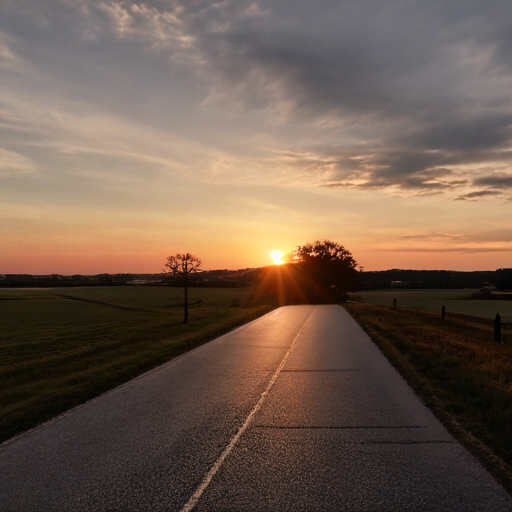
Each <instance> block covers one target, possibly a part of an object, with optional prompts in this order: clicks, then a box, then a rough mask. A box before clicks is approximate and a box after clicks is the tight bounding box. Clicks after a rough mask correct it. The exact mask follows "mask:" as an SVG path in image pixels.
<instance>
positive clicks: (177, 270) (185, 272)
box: [164, 252, 202, 324]
mask: <svg viewBox="0 0 512 512" xmlns="http://www.w3.org/2000/svg"><path fill="white" fill-rule="evenodd" d="M201 263H202V262H201V260H200V259H199V258H198V257H197V256H194V255H193V254H189V253H188V252H187V253H186V254H185V253H183V254H179V253H178V254H176V256H168V257H167V263H166V264H165V268H164V272H165V273H166V274H168V275H169V276H170V280H172V282H174V283H176V282H178V280H181V281H182V282H183V312H184V320H183V323H184V324H186V323H187V322H188V276H189V274H193V273H194V272H197V271H198V269H199V267H200V266H201Z"/></svg>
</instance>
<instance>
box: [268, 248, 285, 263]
mask: <svg viewBox="0 0 512 512" xmlns="http://www.w3.org/2000/svg"><path fill="white" fill-rule="evenodd" d="M270 256H271V257H272V259H273V260H274V265H282V264H283V263H284V261H283V256H284V254H283V253H282V252H281V251H272V252H271V253H270Z"/></svg>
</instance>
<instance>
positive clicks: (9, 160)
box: [0, 148, 37, 176]
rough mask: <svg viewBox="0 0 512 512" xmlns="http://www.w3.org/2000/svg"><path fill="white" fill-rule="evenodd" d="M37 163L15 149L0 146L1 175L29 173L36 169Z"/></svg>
mask: <svg viewBox="0 0 512 512" xmlns="http://www.w3.org/2000/svg"><path fill="white" fill-rule="evenodd" d="M36 168H37V164H36V163H35V162H34V161H32V160H31V159H30V158H27V157H25V156H23V155H20V154H19V153H15V152H14V151H9V150H7V149H3V148H0V176H10V175H14V174H28V173H32V172H34V171H35V170H36Z"/></svg>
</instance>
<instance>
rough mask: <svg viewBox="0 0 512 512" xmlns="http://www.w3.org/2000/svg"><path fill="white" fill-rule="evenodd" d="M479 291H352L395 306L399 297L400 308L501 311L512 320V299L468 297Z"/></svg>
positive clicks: (364, 298) (359, 298)
mask: <svg viewBox="0 0 512 512" xmlns="http://www.w3.org/2000/svg"><path fill="white" fill-rule="evenodd" d="M474 291H475V290H402V289H393V290H370V291H365V292H357V293H352V294H350V299H351V300H354V301H356V302H361V303H363V304H373V305H376V306H392V305H393V299H396V301H397V306H398V307H399V308H411V309H420V310H422V311H433V312H437V313H441V307H442V306H443V304H444V305H445V306H446V311H450V312H452V313H463V314H465V315H473V316H479V317H482V318H494V317H495V316H496V313H499V314H500V316H501V320H502V321H503V322H512V301H497V300H496V301H495V300H468V297H470V295H471V294H472V293H473V292H474Z"/></svg>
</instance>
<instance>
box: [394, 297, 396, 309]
mask: <svg viewBox="0 0 512 512" xmlns="http://www.w3.org/2000/svg"><path fill="white" fill-rule="evenodd" d="M393 307H394V308H396V299H393Z"/></svg>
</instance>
